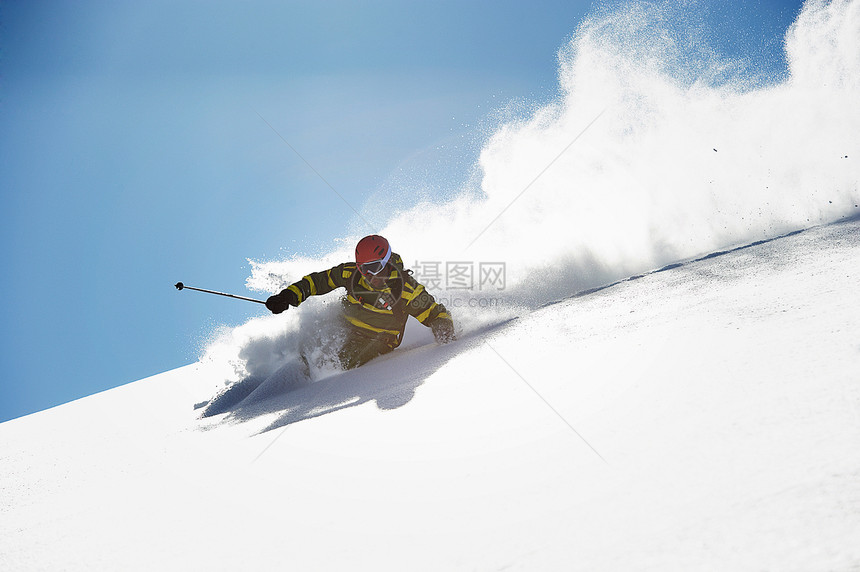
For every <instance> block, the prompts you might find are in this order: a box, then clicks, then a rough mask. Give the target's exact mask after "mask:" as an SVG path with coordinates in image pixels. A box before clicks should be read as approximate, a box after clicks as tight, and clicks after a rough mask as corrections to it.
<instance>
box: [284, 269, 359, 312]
mask: <svg viewBox="0 0 860 572" xmlns="http://www.w3.org/2000/svg"><path fill="white" fill-rule="evenodd" d="M345 274H346V273H345V272H344V265H343V264H341V265H339V266H335V267H334V268H329V269H328V270H323V271H322V272H311V273H310V274H308V275H307V276H305V277H304V278H302V279H301V280H299V281H298V282H293V283H292V284H290V285H289V286H287V288H285V289H284V290H282V291H281V293H280V295H281V296H283V297H284V298H286V300H287V301H288V302H289V304H290V305H291V306H298V305H299V304H301V303H302V302H304V301H305V300H307V299H308V298H309V297H310V296H317V295H320V294H328V293H329V292H331V291H332V290H334V289H335V288H341V287H346V279H345V277H344V276H345Z"/></svg>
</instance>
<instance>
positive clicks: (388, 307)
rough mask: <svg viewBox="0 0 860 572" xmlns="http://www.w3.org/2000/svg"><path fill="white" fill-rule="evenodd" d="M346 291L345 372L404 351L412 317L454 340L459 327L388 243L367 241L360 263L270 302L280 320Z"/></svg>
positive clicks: (310, 279)
mask: <svg viewBox="0 0 860 572" xmlns="http://www.w3.org/2000/svg"><path fill="white" fill-rule="evenodd" d="M335 288H346V296H345V297H344V298H343V299H342V304H343V316H344V318H345V320H346V332H347V335H346V339H345V341H344V343H343V345H342V346H341V348H340V350H339V352H338V358H339V359H340V363H341V366H342V367H343V368H344V369H351V368H354V367H358V366H360V365H363V364H365V363H367V362H368V361H370V360H371V359H373V358H375V357H377V356H379V355H382V354H386V353H388V352H390V351H392V350H394V349H395V348H396V347H397V346H399V345H400V342H401V341H402V339H403V330H404V328H405V327H406V321H407V319H408V318H409V316H415V318H417V319H418V321H419V322H421V323H422V324H424V325H425V326H428V327H430V328H431V329H432V330H433V336H434V337H435V338H436V341H437V342H439V343H447V342H449V341H452V340H453V339H454V322H453V321H452V319H451V316H450V315H449V314H448V311H447V310H446V309H445V306H443V305H442V304H438V303H437V302H436V300H435V299H434V298H433V296H432V295H431V294H430V293H429V292H427V290H425V288H424V286H422V285H421V284H419V283H418V281H417V280H415V279H414V278H413V277H412V272H411V271H410V270H406V269H404V267H403V259H402V258H401V257H400V255H399V254H397V253H394V252H392V251H391V245H390V244H389V243H388V241H387V240H386V239H385V238H383V237H381V236H379V235H376V234H373V235H370V236H365V237H364V238H362V239H361V240H360V241H359V242H358V245H357V246H356V247H355V262H344V263H343V264H340V265H338V266H335V267H334V268H330V269H328V270H324V271H322V272H313V273H311V274H308V275H307V276H305V277H304V278H302V279H301V280H299V281H298V282H295V283H293V284H291V285H290V286H288V287H287V288H285V289H284V290H282V291H281V292H280V293H279V294H275V295H274V296H270V297H269V298H268V299H267V300H266V308H268V309H269V310H271V311H272V313H273V314H280V313H281V312H283V311H284V310H286V309H287V308H289V307H290V306H298V305H299V304H301V303H302V302H304V301H305V300H306V299H307V298H308V296H316V295H320V294H327V293H329V292H331V291H332V290H334V289H335Z"/></svg>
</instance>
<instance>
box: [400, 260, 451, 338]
mask: <svg viewBox="0 0 860 572" xmlns="http://www.w3.org/2000/svg"><path fill="white" fill-rule="evenodd" d="M405 282H406V283H405V284H404V288H403V295H404V297H405V298H406V299H407V304H406V311H407V312H408V313H409V314H410V315H411V316H415V318H416V319H417V320H418V321H419V322H421V323H422V324H424V325H425V326H427V327H429V328H430V329H432V330H433V336H434V337H435V338H436V341H437V342H439V343H447V342H450V341H452V340H454V321H453V320H452V319H451V315H450V314H449V313H448V310H447V309H446V308H445V306H443V305H442V304H439V303H438V302H436V299H435V298H434V297H433V295H432V294H430V293H429V292H428V291H427V290H425V288H424V285H423V284H420V283H418V281H417V280H415V279H414V278H412V277H411V276H409V275H408V274H407V278H406V281H405Z"/></svg>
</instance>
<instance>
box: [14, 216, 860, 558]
mask: <svg viewBox="0 0 860 572" xmlns="http://www.w3.org/2000/svg"><path fill="white" fill-rule="evenodd" d="M858 260H860V221H858V220H856V219H855V220H853V221H848V222H842V223H838V224H832V225H829V226H823V227H817V228H813V229H810V230H807V231H805V232H802V233H798V234H793V235H790V236H787V237H783V238H779V239H776V240H771V241H767V242H764V243H760V244H756V245H752V246H749V247H746V248H740V249H736V250H732V251H729V252H725V253H723V254H721V255H719V256H713V257H705V258H701V259H699V260H694V261H689V262H687V263H684V264H681V265H679V266H676V267H672V268H669V269H666V270H663V271H659V272H655V273H649V274H646V275H644V276H642V277H639V278H637V279H633V280H626V281H621V282H619V283H616V284H614V285H611V286H609V287H607V288H603V289H600V290H597V291H595V292H592V293H589V294H583V295H580V296H574V297H571V298H567V299H564V300H562V301H559V302H557V303H554V304H549V305H546V306H545V307H543V308H541V309H538V310H536V311H533V312H526V313H523V314H522V315H520V316H519V317H518V318H516V319H513V320H511V321H508V322H503V323H501V324H497V325H495V326H487V327H485V328H483V329H478V330H475V331H474V332H473V333H471V334H470V335H466V336H464V338H463V339H462V340H460V341H457V342H455V343H452V344H449V345H446V346H437V345H435V344H432V343H431V344H425V345H421V344H412V347H408V348H402V349H399V350H397V351H396V352H395V353H394V354H391V355H389V356H385V357H383V358H380V359H378V360H375V361H373V362H371V363H370V364H368V365H367V366H365V367H362V368H360V369H358V370H355V371H351V372H346V373H342V374H339V375H334V376H330V377H325V378H323V379H320V380H319V381H317V382H315V383H313V384H309V385H305V386H300V387H293V388H289V387H285V386H282V387H280V389H279V388H278V385H277V384H275V385H271V384H270V385H269V389H270V391H269V393H268V398H266V399H261V400H256V401H254V402H253V403H237V404H234V405H233V407H232V408H229V409H230V411H228V412H226V413H221V414H217V415H212V416H209V417H202V416H201V413H202V412H203V411H205V407H206V405H205V404H206V403H207V402H208V401H209V400H210V399H212V398H213V396H214V395H215V394H216V393H217V391H218V389H219V387H222V385H223V381H224V378H223V377H219V375H218V374H217V373H215V372H214V370H213V369H212V367H211V366H210V365H207V364H206V363H205V362H201V363H198V364H194V365H190V366H187V367H184V368H181V369H178V370H175V371H170V372H167V373H164V374H161V375H157V376H154V377H151V378H148V379H144V380H141V381H139V382H136V383H132V384H130V385H127V386H123V387H121V388H117V389H114V390H111V391H107V392H105V393H101V394H98V395H94V396H91V397H88V398H85V399H82V400H79V401H76V402H73V403H70V404H66V405H63V406H60V407H57V408H54V409H51V410H48V411H44V412H41V413H37V414H34V415H31V416H28V417H23V418H20V419H16V420H13V421H9V422H6V423H3V424H0V569H3V570H59V569H62V570H94V569H95V570H237V569H238V570H267V569H276V568H277V569H285V568H286V569H291V570H661V571H662V570H685V571H686V570H781V571H784V570H803V571H814V570H857V569H860V338H858V327H860V299H858V298H860V295H858V292H860V290H858V288H857V284H858V283H859V282H860V264H858ZM421 341H423V340H421ZM277 375H280V374H276V377H277Z"/></svg>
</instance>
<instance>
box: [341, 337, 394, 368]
mask: <svg viewBox="0 0 860 572" xmlns="http://www.w3.org/2000/svg"><path fill="white" fill-rule="evenodd" d="M396 347H397V345H396V343H392V340H390V339H386V338H378V337H373V336H372V334H369V333H368V334H366V333H364V332H362V331H361V330H359V329H358V328H356V327H355V326H350V327H349V328H347V335H346V340H345V341H344V343H343V346H341V348H340V350H339V351H338V358H339V359H340V365H341V367H342V368H343V369H353V368H356V367H358V366H360V365H364V364H366V363H367V362H369V361H370V360H372V359H373V358H375V357H378V356H381V355H382V354H387V353H388V352H390V351H392V350H394V348H396Z"/></svg>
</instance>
